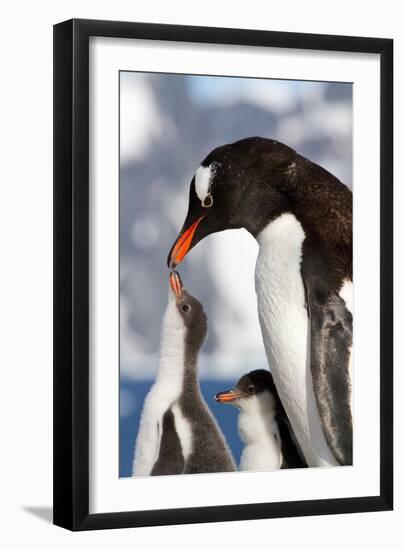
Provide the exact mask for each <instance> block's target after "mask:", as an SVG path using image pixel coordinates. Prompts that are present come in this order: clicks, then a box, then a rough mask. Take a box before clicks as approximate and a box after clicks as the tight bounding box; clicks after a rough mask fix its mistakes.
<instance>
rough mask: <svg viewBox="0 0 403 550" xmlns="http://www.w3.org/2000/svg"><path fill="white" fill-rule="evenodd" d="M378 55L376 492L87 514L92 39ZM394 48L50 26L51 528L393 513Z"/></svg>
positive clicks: (259, 34) (201, 30) (142, 27)
mask: <svg viewBox="0 0 403 550" xmlns="http://www.w3.org/2000/svg"><path fill="white" fill-rule="evenodd" d="M91 36H103V37H118V38H137V39H146V40H169V41H179V42H198V43H213V44H229V45H242V46H263V47H281V48H297V49H298V48H299V49H310V50H327V51H343V52H363V53H377V54H380V57H381V90H380V91H381V127H380V139H381V143H380V182H381V188H380V215H381V228H380V230H381V235H380V242H381V272H380V281H381V296H380V299H381V302H380V306H381V313H380V344H381V349H380V364H381V369H380V372H381V375H380V415H381V432H380V491H379V494H377V495H373V496H369V497H368V496H366V497H354V498H339V499H328V500H310V501H295V502H278V503H259V504H242V505H229V506H213V507H202V508H181V509H178V508H176V509H165V510H154V511H133V512H116V513H105V514H90V513H89V290H90V288H89V206H90V204H89V181H88V174H89V158H88V153H89V38H90V37H91ZM392 267H393V41H392V40H391V39H385V38H361V37H349V36H327V35H313V34H300V33H290V32H269V31H256V30H244V29H224V28H206V27H190V26H177V25H158V24H148V23H126V22H115V21H95V20H79V19H73V20H69V21H65V22H63V23H59V24H57V25H55V26H54V523H55V524H56V525H59V526H61V527H65V528H67V529H71V530H89V529H104V528H118V527H139V526H152V525H168V524H183V523H202V522H216V521H234V520H246V519H258V518H276V517H291V516H305V515H321V514H339V513H352V512H370V511H380V510H391V509H392V506H393V370H392V369H393V364H392V359H393V358H392V349H393V303H392V300H393V269H392Z"/></svg>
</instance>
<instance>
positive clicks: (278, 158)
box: [168, 137, 296, 268]
mask: <svg viewBox="0 0 403 550" xmlns="http://www.w3.org/2000/svg"><path fill="white" fill-rule="evenodd" d="M295 157H296V153H295V151H294V150H293V149H290V148H289V147H287V146H286V145H283V144H281V143H279V142H277V141H273V140H270V139H264V138H259V137H253V138H246V139H243V140H240V141H237V142H235V143H230V144H228V145H223V146H222V147H218V148H217V149H214V150H213V151H212V152H211V153H210V154H209V155H208V156H207V157H206V158H205V159H204V160H203V162H202V163H201V165H200V166H199V168H198V169H197V170H196V173H195V175H194V177H193V179H192V181H191V184H190V191H189V207H188V213H187V216H186V219H185V223H184V224H183V227H182V229H181V231H180V233H179V235H178V237H177V239H176V241H175V243H174V245H173V246H172V248H171V251H170V253H169V256H168V266H169V267H171V268H174V267H175V266H176V265H178V264H179V263H180V262H181V261H182V260H183V258H184V257H185V256H186V254H187V253H188V252H189V250H191V249H192V248H193V247H194V246H195V245H196V244H197V243H198V242H199V241H201V240H202V239H203V238H204V237H206V236H207V235H210V234H211V233H216V232H218V231H224V230H226V229H239V228H245V229H247V230H248V231H249V232H250V233H252V235H254V236H256V235H257V234H258V233H259V232H260V231H261V230H262V229H263V228H264V227H265V226H266V225H267V224H268V223H269V222H270V221H271V220H273V219H275V218H276V217H277V216H279V215H280V214H282V213H283V212H285V211H287V210H288V209H289V201H288V198H287V196H286V195H285V194H284V193H283V192H282V191H281V187H282V185H281V184H282V182H283V180H284V178H286V177H287V174H289V173H290V170H292V167H293V162H294V159H295Z"/></svg>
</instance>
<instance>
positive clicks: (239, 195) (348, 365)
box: [54, 20, 393, 530]
mask: <svg viewBox="0 0 403 550" xmlns="http://www.w3.org/2000/svg"><path fill="white" fill-rule="evenodd" d="M392 75H393V42H392V40H390V39H383V38H382V39H380V38H360V37H345V36H324V35H308V34H297V33H288V32H284V33H283V32H281V33H279V32H268V31H251V30H244V29H218V28H203V27H186V26H171V25H155V24H145V23H124V22H112V21H89V20H71V21H66V22H63V23H60V24H58V25H56V26H55V27H54V523H55V524H57V525H60V526H62V527H65V528H68V529H72V530H86V529H102V528H117V527H136V526H149V525H166V524H174V523H176V524H179V523H196V522H198V523H200V522H212V521H229V520H232V521H233V520H242V519H254V518H273V517H290V516H301V515H318V514H333V513H347V512H366V511H379V510H391V509H392V505H393V497H392V487H393V444H392V433H393V417H392V411H393V403H392V388H393V379H392V338H393V336H392V335H393V320H392V319H393V315H392V282H393V281H392V238H393V235H392V227H393V223H392V212H393V210H392V205H393V195H392V176H393V173H392V163H393V157H392V151H393V146H392V145H393V143H392V138H393V132H392V101H393V87H392ZM353 281H354V286H353ZM353 313H354V322H353Z"/></svg>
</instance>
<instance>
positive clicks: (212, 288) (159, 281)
mask: <svg viewBox="0 0 403 550" xmlns="http://www.w3.org/2000/svg"><path fill="white" fill-rule="evenodd" d="M255 135H257V136H262V137H268V138H272V139H276V140H278V141H282V142H284V143H286V144H287V145H289V146H291V147H293V148H294V149H296V150H297V151H298V153H300V154H302V155H303V156H306V157H308V158H309V159H311V160H313V161H314V162H316V163H318V164H320V165H322V166H324V167H325V168H326V169H327V170H329V171H330V172H332V173H333V174H335V175H336V176H337V177H338V178H339V179H341V181H343V182H344V183H346V184H347V185H349V186H350V187H351V184H352V85H351V84H348V83H323V82H302V81H285V80H262V79H250V78H247V79H246V78H242V79H241V78H225V77H213V76H185V75H165V74H143V73H135V72H122V73H121V74H120V160H121V164H120V278H121V281H120V374H121V391H120V475H121V476H128V475H131V462H132V456H133V447H134V442H135V438H136V435H137V429H138V422H139V415H140V412H141V407H142V403H143V400H144V397H145V395H146V393H147V391H148V389H149V387H150V385H151V384H152V381H153V379H154V376H155V372H156V369H157V366H158V346H159V333H160V322H161V318H162V315H163V312H164V309H165V306H166V301H167V293H168V269H167V268H166V258H167V255H168V252H169V250H170V247H171V245H172V243H173V241H174V239H175V238H176V236H177V234H178V231H179V229H180V228H181V226H182V223H183V221H184V219H185V215H186V211H187V198H188V189H189V184H190V181H191V179H192V177H193V175H194V172H195V170H196V169H197V167H198V166H199V164H200V162H201V161H202V160H203V158H204V157H205V156H206V155H207V154H208V153H209V152H210V151H211V150H212V149H213V148H215V147H217V146H219V145H222V144H224V143H228V142H231V141H235V140H238V139H241V138H244V137H248V136H255ZM256 255H257V245H256V243H255V241H254V239H253V238H252V237H250V236H249V234H248V233H246V231H243V230H238V231H227V232H223V233H218V234H215V235H214V236H211V237H208V238H206V239H205V240H204V241H202V242H201V243H199V244H198V245H197V246H196V248H195V249H194V250H192V251H191V253H190V254H189V256H188V257H187V258H186V260H185V261H184V262H183V264H181V265H180V266H179V271H180V273H181V276H182V278H183V281H184V284H185V286H186V287H187V288H188V289H189V290H190V291H191V292H192V293H193V294H194V295H195V296H196V297H197V298H199V299H200V300H201V301H202V303H203V305H204V308H205V310H206V312H207V315H208V318H209V334H208V339H207V341H206V344H205V345H204V347H203V352H202V354H201V357H200V378H201V386H202V391H203V394H204V396H205V398H206V400H207V401H208V403H209V405H210V407H211V409H212V410H213V413H214V414H215V416H216V417H217V420H218V421H219V423H220V425H221V427H222V429H223V431H224V433H225V436H226V438H227V440H228V443H229V444H230V446H231V448H232V450H233V452H234V455H235V457H236V458H237V459H238V458H239V454H240V450H241V445H240V441H239V438H238V436H237V430H236V411H235V409H233V408H232V407H229V406H225V405H218V404H216V403H215V402H214V399H213V396H214V394H215V393H216V392H217V391H220V390H223V389H227V388H229V387H231V386H232V385H233V384H234V383H235V382H236V381H237V380H238V378H239V377H240V376H241V375H242V374H244V373H246V372H248V371H250V370H253V369H256V368H267V361H266V357H265V354H264V349H263V342H262V339H261V334H260V328H259V325H258V318H257V310H256V296H255V292H254V275H253V273H254V264H255V258H256ZM207 257H208V260H209V261H208V262H207Z"/></svg>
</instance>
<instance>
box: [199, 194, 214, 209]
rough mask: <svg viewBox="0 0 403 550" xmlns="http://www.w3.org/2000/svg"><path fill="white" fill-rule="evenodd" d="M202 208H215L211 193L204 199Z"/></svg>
mask: <svg viewBox="0 0 403 550" xmlns="http://www.w3.org/2000/svg"><path fill="white" fill-rule="evenodd" d="M202 206H204V208H210V206H213V197H212V195H211V194H210V193H209V194H208V195H206V196H205V197H204V199H203V202H202Z"/></svg>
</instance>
